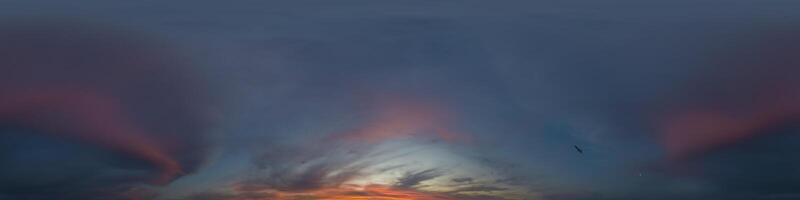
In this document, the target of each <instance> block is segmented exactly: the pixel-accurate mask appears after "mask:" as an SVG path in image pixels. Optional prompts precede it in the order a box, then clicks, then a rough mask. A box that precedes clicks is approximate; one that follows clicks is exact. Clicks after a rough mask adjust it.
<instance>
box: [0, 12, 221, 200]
mask: <svg viewBox="0 0 800 200" xmlns="http://www.w3.org/2000/svg"><path fill="white" fill-rule="evenodd" d="M0 42H2V43H3V46H2V48H0V52H2V53H0V54H2V57H0V60H2V62H0V65H2V66H3V73H2V74H0V94H2V97H0V124H2V125H0V126H1V127H2V130H3V131H2V137H3V138H4V144H6V145H4V146H3V148H4V153H3V156H2V158H0V159H3V160H4V161H3V162H4V163H8V164H4V165H3V167H2V170H0V171H3V173H2V175H0V177H2V178H3V184H2V190H3V191H4V192H7V193H9V194H12V195H16V194H19V195H21V198H26V196H27V195H28V194H30V195H31V196H33V197H37V196H39V197H42V198H49V197H48V195H54V194H59V193H63V194H69V195H78V196H83V195H90V196H92V197H95V196H98V195H99V194H98V193H97V192H100V193H109V195H113V194H114V193H118V192H119V191H121V190H122V191H124V190H125V187H123V185H128V184H132V183H151V184H158V185H163V184H167V183H169V182H170V181H171V180H173V179H175V178H178V177H180V176H182V175H185V174H187V173H192V172H194V171H195V170H196V169H197V167H198V166H199V165H200V164H201V162H202V160H203V156H204V154H205V153H204V150H203V149H204V148H205V147H204V146H205V144H204V143H205V142H204V141H203V138H204V136H203V134H204V133H203V132H205V129H206V128H205V127H206V123H207V120H206V119H205V118H206V117H204V116H203V115H204V113H203V112H205V111H202V109H204V108H203V106H205V105H204V101H206V100H203V98H204V97H203V94H202V93H204V92H205V91H203V89H201V88H202V87H204V86H203V85H202V84H201V83H200V82H197V83H192V82H196V81H199V80H192V79H194V78H193V77H192V75H189V73H191V72H183V70H187V69H184V68H185V67H186V65H187V64H188V62H186V61H181V58H179V57H178V56H177V55H169V52H168V51H169V50H168V49H167V48H164V47H161V46H160V44H157V43H154V42H151V41H149V39H146V38H145V37H136V36H132V35H129V33H125V32H123V31H120V30H114V29H112V28H102V27H98V26H92V25H88V24H79V23H74V22H70V21H22V22H17V21H7V22H5V23H3V24H2V25H0ZM148 43H151V44H148ZM62 140H63V141H62ZM20 143H23V144H25V145H20ZM23 174H24V175H23ZM94 187H97V188H94ZM105 187H107V188H105ZM66 188H68V189H66ZM100 188H102V189H100ZM103 191H108V192H103ZM59 196H61V195H59ZM66 197H70V196H68V195H67V196H66ZM76 197H77V196H76ZM81 198H88V197H81Z"/></svg>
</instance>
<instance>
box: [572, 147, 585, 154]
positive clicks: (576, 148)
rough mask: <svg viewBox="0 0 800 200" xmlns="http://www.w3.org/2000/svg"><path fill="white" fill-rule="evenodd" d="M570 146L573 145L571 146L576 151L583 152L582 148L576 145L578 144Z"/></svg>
mask: <svg viewBox="0 0 800 200" xmlns="http://www.w3.org/2000/svg"><path fill="white" fill-rule="evenodd" d="M572 146H573V147H575V150H577V151H578V153H581V154H583V149H581V148H580V147H578V145H572Z"/></svg>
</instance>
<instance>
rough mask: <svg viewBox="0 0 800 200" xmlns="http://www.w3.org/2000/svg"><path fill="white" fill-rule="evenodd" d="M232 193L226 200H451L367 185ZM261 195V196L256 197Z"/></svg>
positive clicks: (243, 189)
mask: <svg viewBox="0 0 800 200" xmlns="http://www.w3.org/2000/svg"><path fill="white" fill-rule="evenodd" d="M234 193H237V194H238V195H231V196H229V197H228V198H227V199H228V200H250V199H252V200H255V199H276V200H291V199H320V200H451V199H455V198H453V197H451V196H449V195H446V194H440V193H434V192H424V191H418V190H415V189H407V188H396V187H390V186H383V185H367V186H363V187H357V186H352V185H350V186H342V187H330V188H321V189H316V190H310V191H302V192H287V191H277V190H273V189H270V188H253V187H248V186H242V185H239V186H235V187H234ZM256 194H261V195H256Z"/></svg>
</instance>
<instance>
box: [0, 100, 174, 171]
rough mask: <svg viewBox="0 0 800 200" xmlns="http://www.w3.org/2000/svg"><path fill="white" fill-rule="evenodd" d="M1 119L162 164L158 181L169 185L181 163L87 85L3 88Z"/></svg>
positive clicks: (114, 104)
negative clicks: (86, 86) (10, 89)
mask: <svg viewBox="0 0 800 200" xmlns="http://www.w3.org/2000/svg"><path fill="white" fill-rule="evenodd" d="M0 95H1V96H2V98H0V121H3V122H12V123H15V124H21V125H23V126H26V127H30V128H34V129H40V130H42V131H40V132H41V133H47V134H52V135H55V136H59V137H64V138H68V139H73V140H79V141H82V142H86V143H90V144H93V145H97V146H101V147H103V148H106V149H110V150H114V151H117V152H121V153H124V154H126V155H129V156H132V157H135V158H138V159H141V160H144V161H146V162H148V163H150V164H152V165H153V166H155V167H156V168H158V169H159V172H158V175H157V177H155V178H153V179H152V182H153V183H156V184H164V183H167V182H169V181H170V180H172V179H173V178H175V177H176V176H177V175H178V174H179V173H181V166H180V165H179V164H178V162H177V161H176V160H174V159H173V158H172V157H171V156H170V155H168V154H167V153H166V152H165V151H164V150H163V149H162V147H160V146H159V144H157V143H156V141H155V139H154V138H150V137H147V134H144V132H143V130H141V128H139V127H138V126H137V125H135V124H134V123H132V122H131V120H130V119H127V117H126V116H127V114H126V113H125V112H124V111H123V110H122V108H121V107H120V105H119V103H118V100H117V99H114V98H111V97H108V96H104V95H101V94H98V93H94V92H92V91H86V90H81V89H64V88H62V89H59V88H43V89H32V88H27V90H25V91H18V92H14V91H3V92H0Z"/></svg>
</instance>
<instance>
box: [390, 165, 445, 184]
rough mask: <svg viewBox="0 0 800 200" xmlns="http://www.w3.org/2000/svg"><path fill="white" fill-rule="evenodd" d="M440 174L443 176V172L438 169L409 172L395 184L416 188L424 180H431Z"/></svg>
mask: <svg viewBox="0 0 800 200" xmlns="http://www.w3.org/2000/svg"><path fill="white" fill-rule="evenodd" d="M439 176H442V172H441V171H439V170H438V169H428V170H423V171H419V172H408V173H406V174H405V175H404V176H403V177H400V178H399V179H398V180H397V182H396V183H395V184H394V186H395V187H400V188H415V187H418V186H420V185H419V184H420V183H422V182H423V181H427V180H431V179H434V178H437V177H439Z"/></svg>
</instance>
